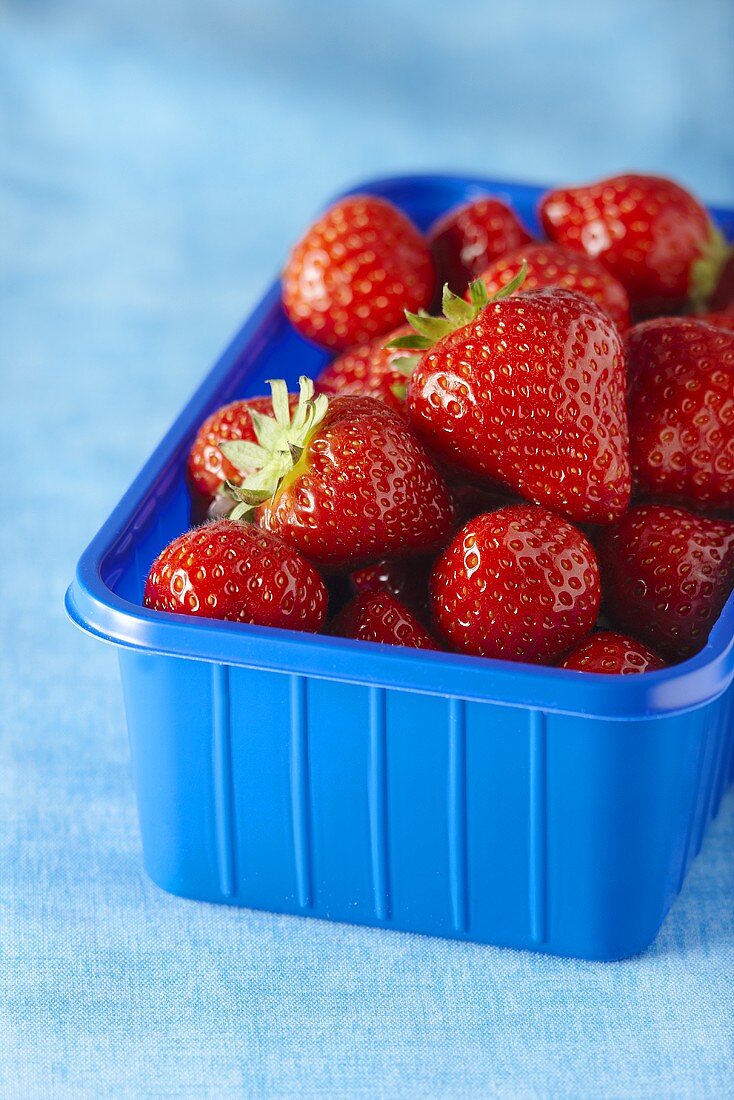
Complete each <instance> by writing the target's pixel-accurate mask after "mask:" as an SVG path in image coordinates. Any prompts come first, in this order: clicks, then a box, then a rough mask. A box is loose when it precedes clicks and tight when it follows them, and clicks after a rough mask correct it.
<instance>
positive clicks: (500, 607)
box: [431, 504, 600, 663]
mask: <svg viewBox="0 0 734 1100" xmlns="http://www.w3.org/2000/svg"><path fill="white" fill-rule="evenodd" d="M599 601H600V588H599V571H598V568H597V562H596V555H595V553H594V550H593V549H592V547H591V545H590V544H589V542H588V541H587V539H586V538H585V537H584V536H583V535H582V534H581V532H580V531H579V530H578V529H577V528H575V527H574V526H572V525H571V524H570V523H568V522H566V520H563V519H560V518H559V517H558V516H556V515H553V514H552V513H551V512H548V511H546V510H545V509H544V508H539V507H535V506H533V505H530V504H517V505H510V506H508V507H506V508H500V509H499V510H498V511H496V512H492V513H490V514H488V515H483V516H478V517H477V518H476V519H473V520H470V522H469V523H468V524H466V526H465V527H464V528H463V529H462V530H461V531H460V532H459V533H458V535H456V537H455V538H454V540H453V541H452V542H451V544H450V545H449V547H448V548H447V550H445V551H444V553H443V554H442V555H441V556H440V557H439V559H438V561H437V562H436V565H435V566H434V569H433V573H432V575H431V612H432V615H433V621H434V623H435V624H436V627H437V629H438V631H439V633H440V635H441V636H442V637H443V638H445V639H446V641H447V642H448V643H449V644H450V645H451V647H452V648H453V649H456V650H459V651H460V652H463V653H471V654H475V655H477V656H481V657H498V658H502V659H504V660H508V661H530V662H535V663H546V662H549V661H552V660H554V659H555V658H557V657H559V656H560V655H561V654H562V653H564V652H566V650H568V649H569V648H570V647H571V646H573V645H574V644H575V643H576V642H578V641H580V639H581V638H583V637H585V636H586V635H587V634H588V633H589V632H590V631H591V630H592V628H593V626H594V624H595V622H596V618H597V615H598V612H599Z"/></svg>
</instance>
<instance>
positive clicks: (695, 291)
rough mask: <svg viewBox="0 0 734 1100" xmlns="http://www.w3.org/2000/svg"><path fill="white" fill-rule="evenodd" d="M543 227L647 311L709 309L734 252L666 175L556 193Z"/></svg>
mask: <svg viewBox="0 0 734 1100" xmlns="http://www.w3.org/2000/svg"><path fill="white" fill-rule="evenodd" d="M540 220H541V222H542V224H543V228H544V229H545V231H546V233H547V235H548V236H549V237H550V239H551V240H552V241H555V242H556V243H557V244H562V245H566V246H567V247H568V248H573V249H575V250H576V251H577V252H585V253H586V255H587V256H591V258H592V259H595V260H598V261H599V262H600V263H601V264H603V265H604V267H605V268H606V269H607V271H609V272H611V274H612V275H614V276H615V278H617V279H619V281H620V283H622V285H623V286H624V287H625V289H626V290H627V293H628V294H629V297H630V301H631V303H632V305H633V306H634V307H637V308H641V309H643V310H647V311H649V310H651V309H655V308H660V307H661V306H663V305H667V308H668V309H670V307H671V304H673V305H679V304H681V303H683V302H685V301H686V300H688V299H690V300H691V301H693V302H695V303H696V304H701V303H703V302H705V301H706V300H707V298H708V297H709V296H710V294H711V293H712V291H713V290H714V288H715V287H716V284H717V282H718V279H719V276H720V273H721V270H722V268H723V267H724V264H725V263H726V258H727V255H728V251H729V250H728V248H727V246H726V243H725V241H724V238H723V237H722V235H721V233H720V232H719V231H718V230H717V229H716V227H715V226H714V225H713V223H712V221H711V219H710V217H709V215H708V213H707V211H706V209H705V208H704V207H703V206H702V205H701V203H700V202H699V201H698V200H697V199H695V198H694V197H693V196H692V195H691V194H689V192H688V191H686V190H685V189H684V188H682V187H679V186H678V184H677V183H673V181H672V180H669V179H664V178H662V177H660V176H642V175H635V174H627V175H622V176H613V177H611V178H609V179H603V180H600V181H599V182H598V183H592V184H587V185H585V186H582V187H562V188H558V189H557V190H555V191H549V192H548V193H547V194H546V195H544V196H543V198H542V199H541V202H540Z"/></svg>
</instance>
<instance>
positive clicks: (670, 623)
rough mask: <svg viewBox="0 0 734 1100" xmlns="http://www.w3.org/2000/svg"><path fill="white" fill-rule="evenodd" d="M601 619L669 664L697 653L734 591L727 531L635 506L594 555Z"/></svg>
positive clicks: (721, 525)
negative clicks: (603, 615)
mask: <svg viewBox="0 0 734 1100" xmlns="http://www.w3.org/2000/svg"><path fill="white" fill-rule="evenodd" d="M600 553H601V564H602V577H603V579H604V593H605V599H606V606H607V613H608V615H609V617H610V619H612V620H613V622H614V623H616V625H617V626H618V627H620V629H622V630H625V631H629V632H630V633H631V634H632V635H634V636H635V637H638V638H641V639H642V641H644V642H646V643H648V644H649V645H651V646H652V647H653V648H654V649H656V650H658V652H660V653H661V654H662V655H663V656H665V657H669V658H672V659H683V658H685V657H690V656H692V655H693V654H694V653H697V652H698V651H699V649H701V648H702V647H703V646H704V644H705V642H706V639H707V638H708V634H709V631H710V629H711V627H712V626H713V624H714V622H715V621H716V619H717V618H718V617H719V614H720V612H721V609H722V608H723V606H724V604H725V602H726V599H727V597H728V595H729V593H730V592H731V590H732V587H734V523H729V522H727V521H725V520H714V519H708V518H707V517H705V516H699V515H693V514H692V513H691V512H686V511H684V510H683V509H682V508H668V507H665V506H664V505H660V504H641V505H639V506H638V507H636V508H633V509H632V510H631V511H630V512H628V513H627V515H626V516H625V517H624V519H623V520H621V522H620V523H619V524H617V526H616V527H614V528H612V530H611V532H609V534H608V535H607V538H606V539H605V542H604V545H603V547H602V549H601V552H600Z"/></svg>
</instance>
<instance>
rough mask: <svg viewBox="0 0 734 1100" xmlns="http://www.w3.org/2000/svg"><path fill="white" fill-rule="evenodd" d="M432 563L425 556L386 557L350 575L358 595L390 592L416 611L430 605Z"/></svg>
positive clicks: (353, 587)
mask: <svg viewBox="0 0 734 1100" xmlns="http://www.w3.org/2000/svg"><path fill="white" fill-rule="evenodd" d="M432 564H433V563H432V562H431V561H430V560H429V559H425V558H424V559H421V558H409V559H403V560H400V561H388V560H386V559H383V560H382V561H378V562H375V563H374V564H373V565H365V566H363V567H362V568H361V569H355V570H354V572H353V573H350V575H349V582H350V584H351V586H352V589H353V590H354V592H355V593H356V594H360V593H361V594H363V595H366V594H367V593H368V592H389V593H390V595H391V596H395V598H396V599H397V600H399V601H400V602H401V603H403V604H405V605H406V607H409V608H410V609H411V610H412V611H416V612H423V611H425V610H427V607H428V578H429V576H430V573H431V567H432Z"/></svg>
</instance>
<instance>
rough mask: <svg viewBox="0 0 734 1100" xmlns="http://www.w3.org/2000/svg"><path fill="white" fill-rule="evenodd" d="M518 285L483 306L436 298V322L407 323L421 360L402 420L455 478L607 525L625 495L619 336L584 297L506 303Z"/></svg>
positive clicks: (539, 294)
mask: <svg viewBox="0 0 734 1100" xmlns="http://www.w3.org/2000/svg"><path fill="white" fill-rule="evenodd" d="M521 276H522V272H521V274H520V276H519V277H518V280H516V281H515V283H514V284H513V283H510V284H508V286H507V287H505V288H504V290H503V291H502V292H501V293H502V294H505V295H507V294H511V295H512V296H510V297H504V298H501V300H497V299H495V300H494V301H492V302H490V303H489V305H486V304H485V303H486V301H487V297H486V288H485V286H484V284H483V283H482V282H481V281H477V282H474V283H472V288H471V289H472V296H473V304H471V305H470V304H469V303H467V302H464V301H462V300H461V299H457V298H455V297H454V296H453V295H450V294H447V295H445V305H444V309H445V312H446V315H447V317H446V319H445V320H444V319H441V318H428V317H422V316H418V317H415V316H413V317H412V319H413V324H414V327H415V328H416V330H417V332H418V335H417V336H416V337H415V339H414V342H413V343H414V346H415V347H418V348H421V347H422V348H430V350H427V351H426V352H425V354H424V355H423V358H422V359H421V361H420V363H419V364H418V366H417V367H416V368H415V370H414V372H413V375H412V377H411V379H410V382H409V386H408V400H407V410H408V415H409V418H410V421H411V423H412V425H413V426H414V428H415V430H416V431H417V432H418V434H419V435H420V436H421V438H422V439H423V440H424V441H425V443H426V445H427V446H428V447H429V449H430V450H431V451H432V453H433V454H434V455H435V456H436V458H437V460H438V461H440V462H443V463H446V464H447V465H449V466H453V467H455V468H457V469H458V470H460V471H462V472H463V473H464V474H465V475H469V476H470V477H472V478H481V479H484V481H485V482H487V483H489V484H490V485H491V484H493V483H495V482H501V483H503V484H504V485H506V486H508V487H509V488H510V489H512V490H514V491H515V492H517V493H520V494H521V495H522V496H524V497H526V498H527V499H529V500H533V501H535V502H536V503H538V504H544V505H546V506H547V507H549V508H553V509H554V510H556V511H558V512H561V513H562V514H563V515H566V516H569V517H570V518H572V519H578V520H588V521H590V522H596V523H610V522H611V521H613V520H614V519H617V518H618V517H619V516H620V515H622V514H623V513H624V511H625V509H626V507H627V504H628V501H629V494H630V472H629V461H628V453H627V417H626V409H625V388H626V378H625V369H624V358H623V354H622V346H621V342H620V338H619V336H618V334H617V330H616V328H615V327H614V325H613V324H612V322H611V321H610V319H609V317H608V316H607V315H606V314H605V313H604V312H603V311H602V310H601V309H600V308H599V306H597V305H596V303H595V302H592V301H591V300H590V299H589V298H586V297H585V296H584V295H581V294H578V293H575V292H574V291H569V290H557V289H552V290H534V291H529V292H528V293H527V294H512V291H514V289H516V288H517V283H518V282H519V280H520V278H521ZM434 340H437V342H436V343H435V344H434V346H431V345H432V344H433V342H434ZM398 342H399V343H400V344H401V346H407V345H408V343H409V342H410V337H404V338H403V339H402V340H401V341H398Z"/></svg>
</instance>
